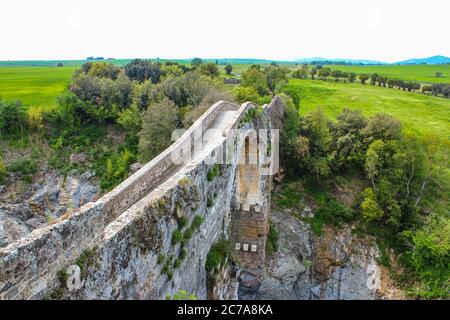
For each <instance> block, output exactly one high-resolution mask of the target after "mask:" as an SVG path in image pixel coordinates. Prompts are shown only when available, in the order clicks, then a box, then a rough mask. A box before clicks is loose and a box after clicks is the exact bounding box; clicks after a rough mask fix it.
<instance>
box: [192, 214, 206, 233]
mask: <svg viewBox="0 0 450 320" xmlns="http://www.w3.org/2000/svg"><path fill="white" fill-rule="evenodd" d="M204 221H205V218H203V217H202V216H195V217H194V220H192V224H191V228H192V230H197V229H198V228H200V226H201V225H202V223H203V222H204Z"/></svg>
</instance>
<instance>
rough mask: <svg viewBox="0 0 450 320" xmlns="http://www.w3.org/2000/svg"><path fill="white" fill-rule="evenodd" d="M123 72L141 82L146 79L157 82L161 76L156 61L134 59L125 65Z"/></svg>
mask: <svg viewBox="0 0 450 320" xmlns="http://www.w3.org/2000/svg"><path fill="white" fill-rule="evenodd" d="M125 74H126V75H127V77H128V78H130V79H131V80H137V81H139V82H141V83H142V82H144V81H146V80H150V81H151V82H152V83H158V82H159V79H160V77H161V68H160V66H159V64H157V63H152V62H150V61H147V60H141V59H134V60H133V61H131V62H130V63H128V64H127V65H125Z"/></svg>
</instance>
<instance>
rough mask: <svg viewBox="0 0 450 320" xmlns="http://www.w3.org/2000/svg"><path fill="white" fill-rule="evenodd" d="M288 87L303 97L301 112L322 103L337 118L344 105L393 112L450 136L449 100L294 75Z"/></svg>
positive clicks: (408, 121)
mask: <svg viewBox="0 0 450 320" xmlns="http://www.w3.org/2000/svg"><path fill="white" fill-rule="evenodd" d="M285 90H289V91H291V92H294V93H295V94H296V95H297V96H298V97H299V98H300V113H301V114H305V113H307V112H308V111H311V110H313V109H315V108H317V107H319V106H320V107H321V108H322V109H323V110H324V111H325V113H326V114H327V115H329V116H330V117H332V118H335V117H336V116H337V115H338V114H339V113H341V112H342V110H343V109H344V108H354V109H360V110H361V111H362V113H363V114H364V115H366V116H370V115H374V114H376V113H387V114H390V115H392V116H394V117H396V118H398V119H399V120H401V121H402V122H403V124H405V125H410V126H413V127H415V128H417V129H418V130H419V131H421V132H424V133H425V132H427V133H432V134H435V135H438V136H441V137H449V138H450V100H449V99H444V98H440V97H433V96H427V95H424V94H419V93H412V92H405V91H401V90H398V89H388V88H380V87H378V86H372V85H368V84H366V85H361V84H359V83H353V84H351V83H341V82H339V83H336V82H333V81H326V82H325V81H322V80H298V79H291V80H290V81H289V84H288V85H287V86H286V88H285Z"/></svg>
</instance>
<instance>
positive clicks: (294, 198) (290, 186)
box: [272, 183, 303, 209]
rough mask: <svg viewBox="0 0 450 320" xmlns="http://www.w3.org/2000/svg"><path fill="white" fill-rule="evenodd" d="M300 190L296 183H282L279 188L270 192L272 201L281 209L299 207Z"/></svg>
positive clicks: (300, 200)
mask: <svg viewBox="0 0 450 320" xmlns="http://www.w3.org/2000/svg"><path fill="white" fill-rule="evenodd" d="M302 191H303V190H302V188H301V187H300V186H299V185H298V184H297V183H284V184H282V185H281V188H280V190H277V191H276V192H272V201H273V203H274V204H275V205H276V206H277V207H279V208H281V209H288V208H299V206H300V204H301V203H302ZM299 209H300V208H299Z"/></svg>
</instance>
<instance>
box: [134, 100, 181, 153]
mask: <svg viewBox="0 0 450 320" xmlns="http://www.w3.org/2000/svg"><path fill="white" fill-rule="evenodd" d="M177 121H178V115H177V109H176V107H175V104H174V103H173V102H172V101H171V100H169V99H168V98H164V99H163V100H162V101H161V102H159V103H155V104H152V105H150V106H149V107H148V109H147V110H146V111H145V112H144V114H143V116H142V130H141V132H140V133H139V151H140V159H141V161H143V162H147V161H149V160H151V159H153V158H154V157H155V156H156V155H158V154H159V153H160V152H161V151H163V150H164V149H165V148H167V147H168V146H169V145H170V142H171V137H172V133H173V131H174V130H175V129H176V126H177Z"/></svg>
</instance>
